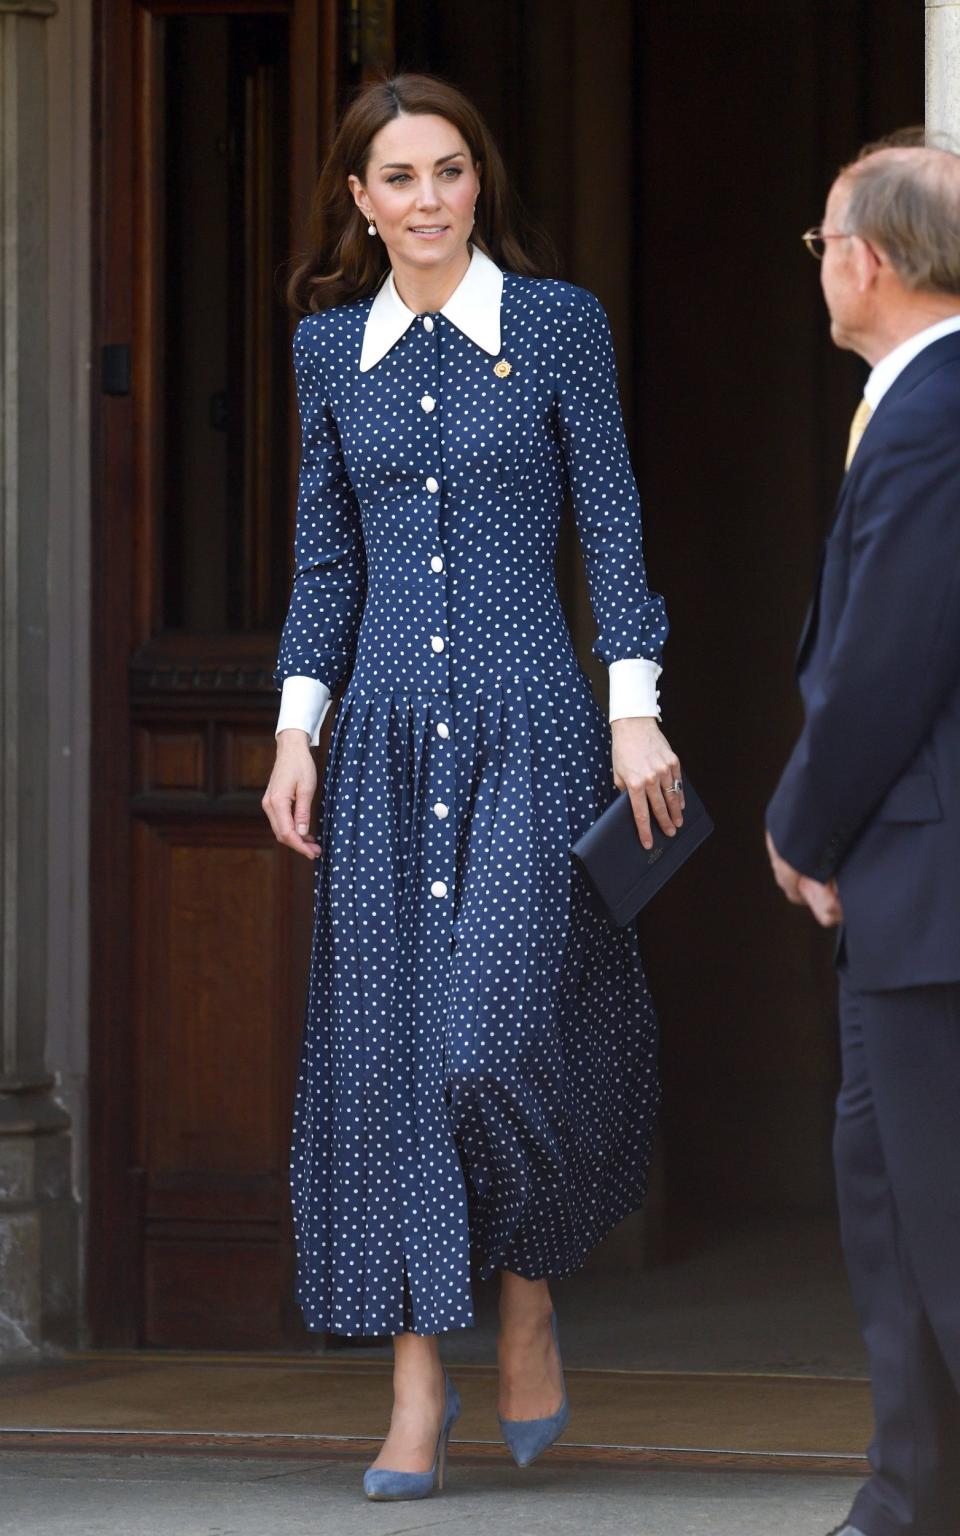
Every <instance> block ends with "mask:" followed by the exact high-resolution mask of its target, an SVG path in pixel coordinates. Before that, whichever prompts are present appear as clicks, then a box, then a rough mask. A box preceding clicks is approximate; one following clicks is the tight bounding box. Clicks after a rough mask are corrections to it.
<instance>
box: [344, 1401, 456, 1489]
mask: <svg viewBox="0 0 960 1536" xmlns="http://www.w3.org/2000/svg"><path fill="white" fill-rule="evenodd" d="M459 1417H460V1394H459V1393H458V1391H457V1389H456V1387H455V1386H454V1384H453V1382H452V1381H451V1380H450V1377H449V1376H448V1375H447V1373H446V1371H444V1373H443V1423H442V1424H441V1425H440V1433H439V1435H438V1436H437V1449H436V1451H435V1453H434V1457H433V1466H432V1467H431V1468H430V1471H429V1472H391V1471H390V1469H389V1467H368V1468H367V1470H366V1472H364V1474H363V1491H364V1493H365V1494H366V1496H367V1498H368V1499H373V1500H375V1501H380V1502H383V1503H386V1502H387V1501H388V1500H391V1499H394V1500H395V1499H425V1498H428V1497H429V1495H430V1494H431V1493H432V1492H433V1490H434V1488H436V1489H437V1491H438V1492H439V1491H440V1490H441V1489H442V1488H443V1480H444V1475H445V1473H446V1470H447V1442H448V1441H449V1439H450V1431H451V1429H452V1428H453V1426H454V1424H455V1423H456V1421H457V1419H458V1418H459Z"/></svg>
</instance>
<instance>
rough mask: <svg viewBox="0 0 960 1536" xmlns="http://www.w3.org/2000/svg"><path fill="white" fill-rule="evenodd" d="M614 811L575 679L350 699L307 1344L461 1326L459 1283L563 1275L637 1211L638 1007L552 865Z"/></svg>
mask: <svg viewBox="0 0 960 1536" xmlns="http://www.w3.org/2000/svg"><path fill="white" fill-rule="evenodd" d="M614 794H615V790H614V787H613V784H612V781H611V775H610V732H609V726H608V725H607V724H606V722H605V721H604V720H603V718H602V715H601V713H600V711H599V709H598V708H597V705H596V703H595V701H594V699H593V695H592V693H591V691H590V689H589V686H588V684H587V683H586V679H585V678H584V677H583V674H582V673H581V672H579V670H575V671H573V672H569V671H567V672H560V673H558V674H557V675H550V674H543V675H528V676H513V677H509V678H506V679H502V680H500V681H499V682H497V683H495V684H493V685H492V686H490V687H489V689H487V690H485V691H483V692H473V693H470V694H461V695H459V696H456V695H455V696H453V697H446V696H442V695H439V696H438V695H434V694H427V693H424V694H417V693H406V692H404V691H401V690H396V689H387V688H378V687H376V686H371V685H370V683H369V682H366V683H365V682H364V680H363V679H358V678H357V676H356V674H355V676H354V678H353V679H352V680H351V683H350V684H349V685H348V688H347V691H346V693H345V695H344V698H343V700H342V701H341V704H340V708H339V711H338V715H337V718H336V721H335V724H334V729H333V733H332V736H331V742H330V750H329V753H328V760H327V766H326V774H325V781H324V784H323V786H322V789H321V814H320V818H319V825H320V829H321V830H320V840H321V848H322V857H321V859H320V860H319V861H318V862H317V865H316V887H315V921H314V938H313V951H312V957H311V970H310V988H309V997H308V1005H307V1017H306V1025H305V1030H304V1036H303V1046H302V1052H301V1059H300V1070H299V1077H298V1084H297V1094H296V1102H295V1111H294V1129H293V1147H292V1160H291V1184H292V1196H293V1212H294V1228H295V1235H296V1244H297V1298H298V1301H299V1303H300V1306H301V1308H302V1310H303V1314H304V1318H305V1321H306V1323H307V1326H308V1327H310V1328H312V1329H318V1330H324V1331H329V1332H334V1333H343V1334H351V1335H369V1334H392V1333H398V1332H401V1331H403V1330H411V1331H413V1332H416V1333H420V1334H432V1333H440V1332H444V1331H446V1330H449V1329H454V1328H459V1327H468V1326H470V1325H471V1324H472V1323H473V1305H472V1298H471V1277H472V1276H473V1275H479V1276H481V1277H486V1276H489V1275H491V1274H493V1273H494V1272H495V1271H496V1270H497V1269H501V1268H505V1269H509V1270H512V1271H513V1272H514V1273H516V1274H520V1275H524V1276H526V1277H527V1278H529V1279H538V1278H541V1277H544V1276H547V1277H560V1276H563V1275H567V1274H570V1273H571V1272H573V1271H574V1270H576V1269H578V1268H579V1267H580V1266H581V1265H582V1264H583V1262H584V1260H585V1259H586V1257H587V1255H588V1254H589V1252H590V1250H591V1249H592V1248H593V1247H594V1245H595V1244H596V1243H597V1242H598V1241H599V1240H600V1238H602V1237H603V1236H604V1235H605V1234H606V1233H607V1232H608V1231H609V1230H610V1228H611V1227H612V1226H614V1225H615V1223H617V1222H618V1221H620V1220H621V1219H622V1218H623V1217H625V1216H626V1215H628V1214H629V1213H630V1212H631V1211H633V1210H636V1209H637V1208H638V1207H639V1206H640V1205H641V1203H642V1201H643V1197H644V1193H645V1189H646V1181H647V1172H648V1167H649V1163H650V1156H651V1148H652V1141H653V1134H654V1128H655V1121H656V1114H657V1107H658V1102H659V1087H658V1075H657V1020H656V1015H655V1012H654V1008H653V1004H652V1002H651V998H650V994H649V990H648V987H647V983H646V979H645V976H644V971H643V965H642V961H641V957H640V953H639V948H638V942H637V936H636V931H635V929H634V928H632V927H628V928H626V929H623V930H618V929H615V928H614V927H613V926H612V925H611V924H610V923H609V921H608V920H607V919H606V918H605V917H603V915H602V914H601V913H600V912H599V911H598V910H597V909H596V907H595V905H594V902H593V898H592V897H591V895H590V893H589V892H588V891H587V890H586V888H585V886H584V885H583V883H582V877H581V876H580V875H579V873H577V872H576V871H575V870H574V868H573V866H572V864H571V859H570V846H571V844H572V843H573V842H574V841H575V839H576V838H577V837H578V836H579V835H580V833H581V832H583V831H584V830H585V829H586V827H587V826H589V825H590V823H591V822H592V821H593V820H594V819H595V818H596V816H597V815H599V814H600V811H601V810H602V809H603V808H604V806H605V805H607V804H608V803H609V801H610V800H611V798H612V797H613V795H614Z"/></svg>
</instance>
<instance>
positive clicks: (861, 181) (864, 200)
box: [841, 141, 960, 296]
mask: <svg viewBox="0 0 960 1536" xmlns="http://www.w3.org/2000/svg"><path fill="white" fill-rule="evenodd" d="M841 175H842V176H843V179H844V181H845V183H846V185H847V188H848V199H847V206H846V213H845V217H844V219H843V223H844V227H845V229H846V231H847V232H848V233H850V234H852V235H860V236H861V237H862V238H863V239H864V240H868V241H869V242H870V244H871V245H876V246H878V247H879V248H880V250H882V251H883V253H884V254H885V255H886V257H887V258H888V260H889V262H890V265H891V266H892V267H893V269H894V271H895V272H896V274H897V276H898V277H899V278H900V281H901V282H902V283H903V285H904V287H906V288H913V289H917V290H921V291H925V292H930V293H949V294H955V295H957V296H960V155H955V154H953V153H951V151H949V150H947V149H939V148H933V147H930V146H929V145H928V146H926V147H919V146H917V145H916V144H904V143H903V142H902V141H901V143H899V144H895V145H891V144H890V143H889V141H888V142H887V143H883V142H882V141H881V143H879V144H877V145H876V146H873V145H870V146H868V148H867V151H866V152H865V153H862V154H861V156H860V157H859V158H858V159H857V160H854V161H853V163H852V164H851V165H848V166H845V167H844V169H843V171H842V173H841Z"/></svg>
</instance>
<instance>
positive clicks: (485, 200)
mask: <svg viewBox="0 0 960 1536" xmlns="http://www.w3.org/2000/svg"><path fill="white" fill-rule="evenodd" d="M404 113H409V114H411V115H414V114H416V113H429V114H432V115H435V116H437V117H443V118H446V120H447V122H448V123H450V124H452V126H453V127H454V128H456V129H457V130H458V132H459V133H460V136H461V137H462V139H463V140H464V142H465V144H466V145H467V148H468V149H469V151H470V154H471V156H472V158H473V161H474V163H475V164H476V165H478V166H479V168H480V195H479V197H478V199H477V213H476V222H475V224H474V227H473V233H472V234H471V236H470V239H471V240H472V242H473V244H474V245H477V246H479V247H480V249H481V250H482V251H483V252H484V254H485V255H487V256H489V257H491V259H492V260H493V261H495V262H496V263H497V265H498V266H499V267H505V268H506V269H507V270H508V271H510V272H519V273H521V274H522V275H523V276H528V277H536V276H539V275H541V274H542V273H543V272H544V271H546V270H556V259H555V257H554V255H553V251H552V247H551V246H550V242H549V240H548V239H547V237H546V236H545V235H544V234H543V232H542V231H540V230H539V229H537V228H536V227H535V226H534V225H532V224H531V223H530V222H529V220H528V219H527V218H526V216H525V214H524V213H523V211H522V209H521V208H520V205H519V203H518V201H517V199H516V197H515V195H514V193H513V189H512V187H511V185H510V182H509V180H508V177H507V172H506V169H505V167H504V164H503V160H502V158H501V156H500V151H499V150H498V149H497V146H496V144H495V143H494V141H493V139H492V137H491V134H490V130H489V129H488V127H487V125H486V123H485V122H484V121H483V118H482V117H481V116H480V113H479V112H478V111H477V109H476V107H475V106H474V105H473V103H472V102H471V101H469V100H468V99H467V97H466V96H464V94H463V92H462V91H458V90H457V88H456V86H453V85H450V84H449V83H448V82H447V81H446V80H441V79H439V78H437V77H436V76H435V75H414V74H402V75H394V76H393V77H392V78H391V79H388V78H384V79H383V80H374V81H372V82H371V83H370V84H368V85H364V86H362V87H361V88H360V90H359V91H358V93H357V94H356V96H355V97H354V99H353V101H352V102H351V103H350V105H349V106H348V107H347V110H346V112H345V113H344V115H343V118H342V120H341V122H340V126H339V128H338V129H337V133H336V137H335V138H334V141H333V143H332V145H331V146H330V151H329V153H328V155H327V158H326V160H325V161H324V164H323V168H322V170H321V172H320V178H319V180H318V182H317V185H316V188H315V190H314V194H313V202H312V206H311V210H310V222H309V227H308V244H309V251H308V252H307V253H306V254H305V255H304V256H302V257H301V258H300V259H299V260H298V261H297V262H296V264H295V266H294V269H293V272H292V273H291V275H290V279H289V281H288V283H287V302H288V303H289V305H290V307H291V309H293V310H294V311H295V313H297V314H310V313H315V312H316V311H317V310H320V309H329V308H331V307H332V306H333V305H334V304H349V303H351V302H352V301H353V300H354V299H362V298H365V297H366V296H367V294H370V293H372V292H373V291H374V289H375V288H376V287H377V286H378V284H379V282H380V280H381V278H382V277H383V275H384V273H385V272H386V271H387V270H388V268H389V265H390V261H389V257H388V256H387V251H386V247H385V246H384V244H383V241H382V240H379V239H377V240H371V239H370V237H369V235H368V234H367V225H366V220H365V219H364V218H363V217H362V215H361V214H360V211H359V209H358V208H357V206H356V204H355V202H354V200H353V194H352V193H351V191H350V187H349V184H348V180H347V178H348V177H349V176H351V175H353V176H358V177H359V178H360V180H361V181H362V180H363V177H364V172H365V171H366V168H367V163H368V161H369V159H370V148H371V145H372V143H373V140H374V139H375V138H376V136H377V134H378V133H379V132H380V129H381V128H383V127H384V126H385V125H386V124H387V123H389V122H392V121H393V119H394V118H396V117H400V116H401V115H402V114H404Z"/></svg>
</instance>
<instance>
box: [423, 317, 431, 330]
mask: <svg viewBox="0 0 960 1536" xmlns="http://www.w3.org/2000/svg"><path fill="white" fill-rule="evenodd" d="M423 328H424V330H425V331H432V330H433V321H432V320H431V319H430V316H429V315H424V317H423Z"/></svg>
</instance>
